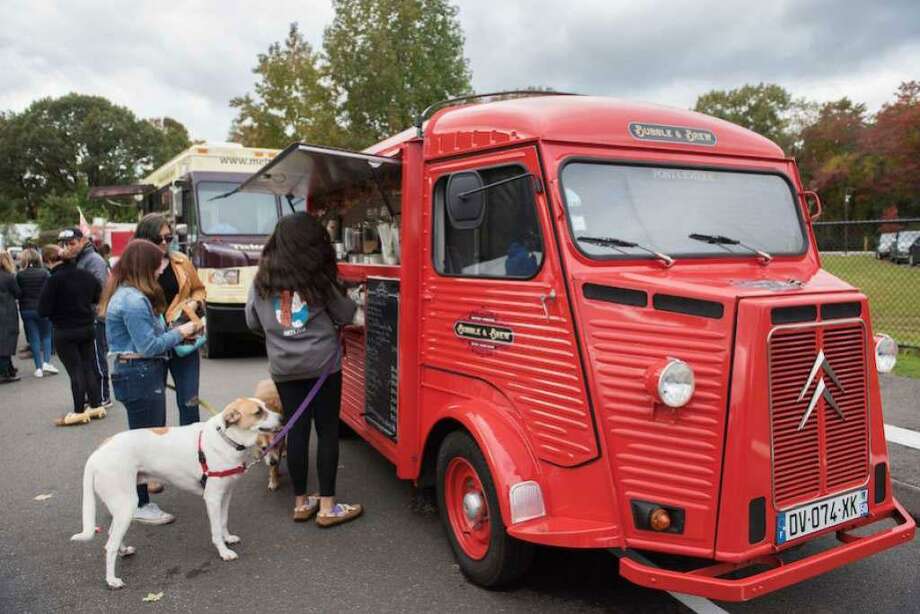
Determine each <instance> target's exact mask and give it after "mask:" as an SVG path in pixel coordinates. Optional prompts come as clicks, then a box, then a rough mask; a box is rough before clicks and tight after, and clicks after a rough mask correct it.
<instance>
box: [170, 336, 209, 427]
mask: <svg viewBox="0 0 920 614" xmlns="http://www.w3.org/2000/svg"><path fill="white" fill-rule="evenodd" d="M200 371H201V357H200V356H199V353H198V352H192V353H191V354H189V355H188V356H185V357H179V356H178V355H176V353H175V352H170V353H169V372H170V373H171V374H172V378H173V383H175V384H176V405H178V406H179V424H180V425H181V426H185V425H186V424H194V423H195V422H198V421H199V420H200V419H201V418H200V416H199V415H198V379H199V375H200Z"/></svg>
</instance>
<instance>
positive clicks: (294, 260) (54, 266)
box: [0, 213, 362, 526]
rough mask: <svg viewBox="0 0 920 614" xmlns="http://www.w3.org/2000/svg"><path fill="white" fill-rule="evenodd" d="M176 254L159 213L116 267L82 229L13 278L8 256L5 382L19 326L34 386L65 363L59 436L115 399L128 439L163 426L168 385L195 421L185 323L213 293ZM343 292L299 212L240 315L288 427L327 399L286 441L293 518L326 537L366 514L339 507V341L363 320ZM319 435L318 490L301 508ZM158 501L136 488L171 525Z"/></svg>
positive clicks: (271, 246) (320, 231) (147, 489)
mask: <svg viewBox="0 0 920 614" xmlns="http://www.w3.org/2000/svg"><path fill="white" fill-rule="evenodd" d="M172 245H173V234H172V231H171V227H170V224H169V220H168V218H167V217H166V216H164V215H162V214H158V213H151V214H148V215H147V216H145V217H144V218H143V219H142V220H141V221H140V222H139V223H138V225H137V229H136V231H135V235H134V238H133V239H132V240H131V241H130V242H129V243H128V245H127V246H126V248H125V250H124V252H123V253H122V254H121V256H120V258H119V260H118V263H117V264H116V266H115V267H114V268H110V267H109V265H108V262H107V260H106V259H105V258H103V257H102V255H100V254H99V253H98V252H97V250H96V249H95V247H94V245H93V243H92V241H90V240H89V238H88V237H86V236H84V234H83V233H82V232H81V231H80V229H79V228H69V229H66V230H64V231H62V232H61V233H60V235H59V237H58V243H57V245H46V246H45V247H44V248H42V250H41V252H40V253H39V252H38V251H37V250H35V249H26V250H24V251H23V252H22V254H21V255H20V263H19V270H18V271H17V267H16V265H15V263H14V262H13V259H12V258H11V257H10V256H9V254H7V253H6V252H0V383H8V382H15V381H18V380H19V379H20V376H19V375H18V373H17V370H16V367H15V365H14V363H13V360H12V357H13V356H14V355H15V353H16V347H17V343H18V337H19V329H20V326H19V320H20V318H21V320H22V323H23V329H24V330H25V333H26V337H27V339H28V344H29V347H30V348H31V352H32V357H33V361H34V365H35V372H34V375H35V377H37V378H42V377H45V376H46V375H53V374H56V373H58V370H57V368H56V367H55V366H54V364H53V362H52V356H53V355H57V357H58V359H59V360H60V362H61V364H62V365H63V366H64V370H65V371H66V373H67V376H68V377H69V379H70V388H71V394H72V409H71V410H70V411H68V412H66V413H65V414H64V415H62V416H61V417H59V418H57V419H56V420H55V424H56V425H57V426H61V427H70V426H79V425H84V424H87V423H89V422H90V421H91V420H93V419H101V418H105V417H106V415H107V408H110V407H111V405H112V401H111V397H110V394H111V393H112V392H113V393H114V396H115V399H116V400H118V401H119V402H120V403H121V404H122V405H124V407H125V410H126V417H127V426H128V428H129V429H140V428H151V427H162V426H165V424H166V388H167V378H168V376H169V375H171V376H172V379H173V384H174V385H173V388H174V389H175V394H176V405H177V407H178V410H179V416H178V417H179V423H180V424H181V425H188V424H192V423H194V422H197V421H198V420H199V419H200V415H199V407H198V405H199V403H198V388H199V379H200V352H199V348H200V347H201V345H202V344H203V342H204V341H205V338H204V335H203V331H202V330H201V328H202V325H201V320H200V319H198V318H189V317H188V314H189V313H196V312H199V311H200V310H201V309H202V308H203V306H204V301H205V298H206V296H205V287H204V284H202V282H201V280H200V278H199V277H198V272H197V271H196V269H195V267H194V266H193V264H192V262H191V261H190V260H189V258H188V257H187V256H186V255H185V254H183V253H181V252H180V251H178V250H174V249H171V246H172ZM337 279H338V278H337V270H336V261H335V253H334V250H333V246H332V244H331V242H330V239H329V235H328V234H327V233H326V231H325V229H324V228H323V226H322V225H321V224H320V223H319V222H318V221H316V220H315V219H314V218H313V217H311V216H309V215H307V214H305V213H298V214H293V215H290V216H286V217H285V218H283V219H282V220H281V221H280V222H279V223H278V225H277V227H276V228H275V231H274V232H273V234H272V235H271V237H270V238H269V241H268V243H267V244H266V246H265V249H264V251H263V255H262V259H261V261H260V265H259V270H258V272H257V274H256V278H255V281H254V284H253V288H252V290H251V292H250V296H249V300H248V302H247V305H246V320H247V323H248V324H249V326H250V327H251V328H252V329H253V330H254V331H256V332H258V333H259V334H261V335H263V336H264V337H265V340H266V350H267V354H268V359H269V371H270V373H271V377H272V380H273V381H274V382H275V385H276V387H277V389H278V393H279V396H280V399H281V404H282V407H283V412H284V415H285V417H288V416H290V415H292V414H293V413H294V412H295V411H296V410H297V408H298V407H299V405H300V404H301V402H302V401H303V400H304V399H305V398H306V397H307V396H308V395H309V393H310V391H311V389H313V388H314V387H315V386H318V387H319V390H318V394H317V395H316V397H315V399H314V400H313V402H312V404H311V406H310V409H311V411H309V412H307V413H306V414H305V416H304V418H303V419H301V420H300V421H299V422H298V424H296V425H295V427H294V428H292V430H291V431H290V433H289V434H288V446H287V450H288V456H287V460H288V470H289V473H290V475H291V481H292V484H293V488H294V511H293V519H294V520H295V521H298V522H300V521H305V520H309V519H310V518H313V517H314V516H315V517H316V522H317V524H319V525H320V526H332V525H336V524H340V523H342V522H347V521H349V520H352V519H354V518H356V517H357V516H359V515H360V514H361V513H362V507H361V506H360V505H356V504H344V503H338V502H336V498H335V483H336V474H337V471H338V454H339V431H338V429H339V409H340V404H341V394H342V376H341V355H340V351H339V335H338V330H339V329H340V327H341V326H343V325H344V324H347V323H348V322H350V321H351V320H352V318H353V317H354V313H355V310H356V308H357V307H356V305H355V303H354V302H352V301H351V299H349V298H348V297H347V296H346V295H345V292H344V290H343V288H342V286H341V285H340V284H339V282H338V281H337ZM109 361H111V362H112V371H111V378H110V376H109ZM321 372H322V373H324V374H326V375H327V376H324V377H321ZM110 380H111V383H110ZM314 426H315V428H316V432H317V438H318V446H317V447H318V451H317V473H318V476H319V491H318V492H316V493H314V494H311V495H307V468H308V461H307V459H308V454H309V449H308V444H309V439H310V431H311V429H312V428H313V427H314ZM163 488H164V486H163V485H162V484H159V483H157V482H155V481H147V482H146V483H143V484H138V486H137V497H138V508H137V512H136V513H135V516H134V519H135V520H136V521H138V522H142V523H145V524H153V525H159V524H167V523H170V522H172V521H173V520H175V517H174V516H173V515H172V514H170V513H168V512H165V511H163V510H162V509H160V507H159V506H158V505H157V504H156V503H154V502H152V501H151V500H150V495H151V494H156V493H157V492H160V491H162V490H163Z"/></svg>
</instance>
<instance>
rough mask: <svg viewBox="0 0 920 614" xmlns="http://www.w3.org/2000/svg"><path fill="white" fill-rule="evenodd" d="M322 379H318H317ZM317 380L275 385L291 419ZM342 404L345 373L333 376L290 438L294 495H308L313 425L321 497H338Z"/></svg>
mask: <svg viewBox="0 0 920 614" xmlns="http://www.w3.org/2000/svg"><path fill="white" fill-rule="evenodd" d="M317 379H318V378H317ZM315 383H316V379H301V380H295V381H291V382H275V385H276V386H277V387H278V394H279V396H280V397H281V406H282V407H283V408H284V417H285V420H287V418H288V417H289V416H291V415H292V414H293V413H294V412H295V411H297V408H298V407H300V404H301V403H302V402H303V400H304V399H305V398H307V394H309V393H310V389H312V388H313V384H315ZM341 402H342V372H341V371H339V372H337V373H333V374H331V375H330V376H329V377H328V378H326V381H325V382H324V383H323V386H322V388H320V389H319V392H318V393H317V394H316V397H315V398H314V399H313V401H312V402H311V403H310V405H309V407H307V409H306V410H305V411H304V413H303V415H301V417H300V420H298V421H297V424H295V425H294V428H292V429H291V430H290V432H289V433H288V436H287V465H288V472H289V473H290V474H291V483H292V484H293V485H294V495H295V496H301V495H305V494H307V467H308V465H309V463H308V461H307V455H308V453H309V451H310V430H311V429H310V422H311V421H312V422H313V423H314V424H316V439H317V442H318V443H317V448H318V450H317V451H316V473H317V475H318V476H319V494H320V496H321V497H334V496H335V476H336V472H337V471H338V468H339V407H340V405H341Z"/></svg>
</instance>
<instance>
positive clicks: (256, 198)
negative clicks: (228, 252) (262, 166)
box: [198, 181, 278, 235]
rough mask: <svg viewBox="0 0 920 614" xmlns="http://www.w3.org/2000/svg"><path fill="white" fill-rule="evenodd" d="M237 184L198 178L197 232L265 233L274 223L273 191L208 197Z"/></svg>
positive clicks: (275, 213)
mask: <svg viewBox="0 0 920 614" xmlns="http://www.w3.org/2000/svg"><path fill="white" fill-rule="evenodd" d="M238 185H239V184H236V183H231V182H223V181H221V182H218V181H202V182H201V183H199V184H198V213H199V220H200V224H201V232H202V233H204V234H206V235H268V234H271V232H272V230H274V228H275V224H276V223H277V222H278V206H277V204H276V202H275V196H274V194H260V193H257V192H237V193H236V194H234V195H233V196H228V197H227V198H218V199H216V200H212V199H213V198H214V197H215V196H221V195H223V194H226V193H227V192H230V191H232V190H234V189H236V187H237V186H238Z"/></svg>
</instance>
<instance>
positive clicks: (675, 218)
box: [561, 162, 805, 259]
mask: <svg viewBox="0 0 920 614" xmlns="http://www.w3.org/2000/svg"><path fill="white" fill-rule="evenodd" d="M561 179H562V186H563V191H564V195H565V204H566V211H567V213H568V219H569V226H570V228H571V230H572V235H573V236H574V237H575V238H576V239H579V238H580V237H582V236H586V237H590V236H616V237H618V238H620V239H623V240H625V241H630V242H633V243H637V244H640V245H648V246H652V249H654V250H657V251H659V252H663V253H665V254H668V255H669V256H675V257H693V256H716V255H718V256H726V255H728V256H732V255H736V256H738V257H747V258H750V257H751V255H752V251H751V250H750V249H743V248H740V247H739V246H738V245H733V244H727V243H720V242H703V241H698V240H694V239H692V238H690V236H689V235H690V234H691V233H704V234H706V235H712V236H719V235H723V236H727V237H732V239H736V240H737V241H738V242H740V243H743V244H745V245H749V246H751V247H752V248H754V249H756V250H761V251H763V252H767V253H769V254H773V255H776V254H800V253H802V252H803V251H804V249H805V233H804V228H803V226H802V220H801V217H800V215H799V211H798V208H797V206H796V201H795V198H794V197H793V192H792V189H791V187H790V185H789V183H787V182H786V180H785V179H783V178H782V177H780V176H779V175H772V174H765V173H746V172H737V171H716V170H701V169H689V168H670V167H651V166H626V165H618V164H606V163H595V162H571V163H569V164H567V165H565V167H564V168H563V170H562V176H561ZM576 245H578V247H579V249H580V250H582V252H584V253H585V254H586V255H587V256H589V257H591V258H597V259H613V258H638V257H652V256H649V255H648V254H641V253H638V252H637V253H636V254H635V255H624V254H621V253H616V252H613V253H612V252H611V250H610V249H605V248H604V247H603V246H601V245H598V244H596V243H592V242H586V241H576Z"/></svg>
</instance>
